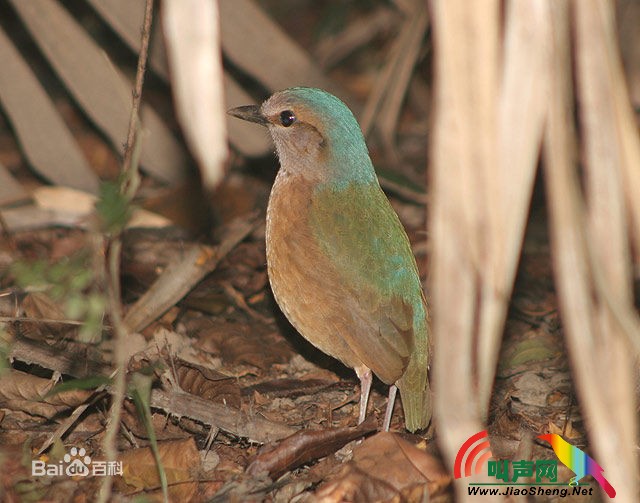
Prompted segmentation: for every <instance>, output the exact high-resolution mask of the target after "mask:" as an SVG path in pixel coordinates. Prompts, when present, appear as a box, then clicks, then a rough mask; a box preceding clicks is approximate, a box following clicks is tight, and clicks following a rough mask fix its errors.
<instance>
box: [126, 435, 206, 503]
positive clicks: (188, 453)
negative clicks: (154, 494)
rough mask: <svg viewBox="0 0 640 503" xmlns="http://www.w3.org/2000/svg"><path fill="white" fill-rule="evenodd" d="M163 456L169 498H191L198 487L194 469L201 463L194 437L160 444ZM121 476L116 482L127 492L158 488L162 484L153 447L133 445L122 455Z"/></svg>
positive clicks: (159, 448)
mask: <svg viewBox="0 0 640 503" xmlns="http://www.w3.org/2000/svg"><path fill="white" fill-rule="evenodd" d="M158 450H159V452H160V460H161V462H162V466H163V467H164V471H165V473H166V475H167V482H168V484H169V499H170V500H171V501H185V502H186V501H192V499H193V498H194V496H195V495H196V491H197V482H196V480H195V477H194V472H195V471H197V469H198V467H199V466H200V455H199V453H198V448H197V447H196V444H195V441H194V439H193V438H192V437H191V438H188V439H185V440H175V441H170V442H163V443H160V444H158ZM119 461H121V462H122V471H123V474H122V477H121V478H118V479H117V482H116V484H117V485H118V486H120V487H119V489H120V490H121V491H123V492H124V493H125V494H132V493H136V492H139V491H149V490H153V491H157V490H158V489H159V487H160V479H159V477H158V468H157V466H156V461H155V459H154V457H153V454H152V452H151V449H150V448H149V447H144V448H142V449H132V450H130V451H127V452H124V453H122V454H121V455H120V458H119Z"/></svg>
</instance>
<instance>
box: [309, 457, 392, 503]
mask: <svg viewBox="0 0 640 503" xmlns="http://www.w3.org/2000/svg"><path fill="white" fill-rule="evenodd" d="M316 497H317V498H318V501H320V502H322V503H331V502H336V503H338V502H342V501H358V502H359V501H391V500H394V499H398V497H399V495H398V491H397V490H396V489H395V488H394V487H393V486H392V485H391V484H388V483H386V482H385V481H383V480H380V479H377V478H374V477H371V476H370V475H369V474H367V473H366V472H363V471H362V470H360V469H359V468H357V467H356V466H354V465H352V464H348V465H346V466H345V467H344V468H343V469H342V471H341V472H340V473H339V474H338V476H337V477H336V478H335V479H334V480H333V481H332V482H330V483H328V484H325V485H323V486H322V488H321V489H320V490H318V492H317V493H316Z"/></svg>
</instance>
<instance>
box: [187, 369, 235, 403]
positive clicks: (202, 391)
mask: <svg viewBox="0 0 640 503" xmlns="http://www.w3.org/2000/svg"><path fill="white" fill-rule="evenodd" d="M175 368H176V374H177V376H178V384H180V387H181V388H182V389H183V390H184V391H186V392H188V393H191V394H192V395H198V396H200V397H202V398H205V399H207V400H211V401H214V402H219V403H224V404H227V405H231V406H232V407H236V408H239V407H240V387H239V386H238V383H237V381H236V379H235V377H230V376H227V375H225V374H221V373H220V372H217V371H215V370H213V369H210V368H207V367H204V366H202V365H198V364H196V363H191V362H188V361H185V360H182V359H178V360H176V362H175Z"/></svg>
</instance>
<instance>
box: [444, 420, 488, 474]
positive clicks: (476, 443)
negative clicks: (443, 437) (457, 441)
mask: <svg viewBox="0 0 640 503" xmlns="http://www.w3.org/2000/svg"><path fill="white" fill-rule="evenodd" d="M492 457H493V454H491V445H490V444H489V433H488V432H487V430H482V431H479V432H478V433H476V434H475V435H472V436H470V437H469V438H468V439H467V441H466V442H465V443H464V444H462V447H460V450H459V451H458V454H457V455H456V460H455V462H454V464H453V475H454V477H455V478H456V479H459V478H462V477H470V476H471V475H473V474H474V473H476V474H478V473H481V472H482V467H483V466H484V465H485V464H486V463H487V461H488V460H489V459H490V458H492ZM463 467H464V472H463Z"/></svg>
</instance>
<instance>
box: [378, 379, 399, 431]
mask: <svg viewBox="0 0 640 503" xmlns="http://www.w3.org/2000/svg"><path fill="white" fill-rule="evenodd" d="M397 391H398V387H397V386H396V385H395V384H392V385H391V386H389V398H388V399H387V410H386V411H385V413H384V423H383V424H382V431H389V425H390V424H391V416H392V415H393V404H394V403H395V402H396V392H397Z"/></svg>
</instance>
